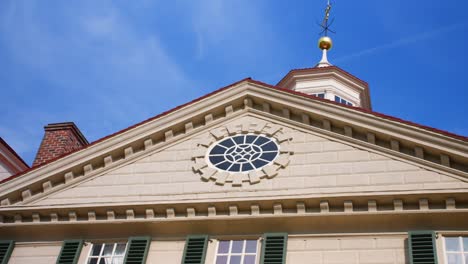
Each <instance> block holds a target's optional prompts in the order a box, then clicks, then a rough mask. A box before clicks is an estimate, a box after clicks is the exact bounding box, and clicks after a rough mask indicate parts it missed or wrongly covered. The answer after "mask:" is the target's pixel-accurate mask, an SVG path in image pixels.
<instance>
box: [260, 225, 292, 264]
mask: <svg viewBox="0 0 468 264" xmlns="http://www.w3.org/2000/svg"><path fill="white" fill-rule="evenodd" d="M287 242H288V234H286V233H267V234H264V235H263V243H262V252H261V254H262V255H261V258H260V263H261V264H284V263H286V250H287V248H286V246H287Z"/></svg>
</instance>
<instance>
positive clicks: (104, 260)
mask: <svg viewBox="0 0 468 264" xmlns="http://www.w3.org/2000/svg"><path fill="white" fill-rule="evenodd" d="M106 260H107V259H104V258H101V260H99V264H108V263H106V262H110V261H106ZM109 260H110V259H109Z"/></svg>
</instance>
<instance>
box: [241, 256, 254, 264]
mask: <svg viewBox="0 0 468 264" xmlns="http://www.w3.org/2000/svg"><path fill="white" fill-rule="evenodd" d="M243 264H255V256H245V257H244V263H243Z"/></svg>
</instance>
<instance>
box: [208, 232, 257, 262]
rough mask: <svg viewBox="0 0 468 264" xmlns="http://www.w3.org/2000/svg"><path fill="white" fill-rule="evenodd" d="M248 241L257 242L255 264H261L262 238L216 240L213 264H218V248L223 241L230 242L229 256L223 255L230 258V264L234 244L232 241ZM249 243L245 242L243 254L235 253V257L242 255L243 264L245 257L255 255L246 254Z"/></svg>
mask: <svg viewBox="0 0 468 264" xmlns="http://www.w3.org/2000/svg"><path fill="white" fill-rule="evenodd" d="M247 240H255V241H257V246H256V252H255V264H259V263H260V254H261V250H262V237H257V238H248V237H247V238H237V239H229V238H226V239H223V238H219V239H216V247H215V250H214V254H213V264H216V261H217V259H218V248H219V244H220V242H221V241H230V243H229V252H228V254H223V253H222V254H221V255H227V256H228V263H229V261H230V257H231V255H232V254H231V249H232V244H233V243H232V242H231V241H247ZM246 245H247V243H246V242H244V245H243V249H242V251H243V252H242V253H234V255H239V254H241V256H242V258H241V264H242V260H244V256H246V255H253V253H245V252H244V251H245V247H246Z"/></svg>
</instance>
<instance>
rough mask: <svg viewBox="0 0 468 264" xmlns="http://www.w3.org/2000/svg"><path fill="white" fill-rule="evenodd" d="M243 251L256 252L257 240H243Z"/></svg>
mask: <svg viewBox="0 0 468 264" xmlns="http://www.w3.org/2000/svg"><path fill="white" fill-rule="evenodd" d="M245 242H246V245H245V253H256V252H257V240H247V241H245Z"/></svg>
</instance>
